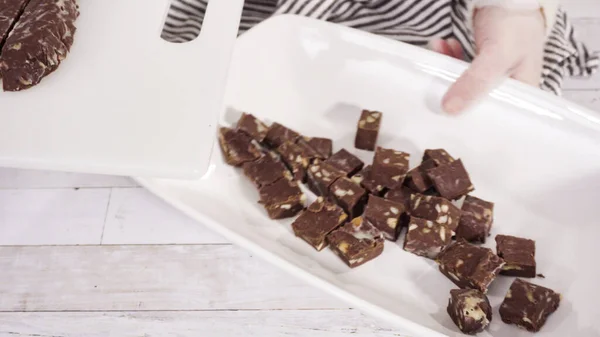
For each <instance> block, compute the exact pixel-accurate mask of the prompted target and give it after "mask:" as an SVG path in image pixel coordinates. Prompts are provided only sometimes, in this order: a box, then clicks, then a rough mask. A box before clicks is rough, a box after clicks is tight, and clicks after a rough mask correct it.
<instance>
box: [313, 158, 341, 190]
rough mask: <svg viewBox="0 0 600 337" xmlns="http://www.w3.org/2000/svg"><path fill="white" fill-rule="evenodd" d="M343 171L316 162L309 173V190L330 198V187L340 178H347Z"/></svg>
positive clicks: (324, 163)
mask: <svg viewBox="0 0 600 337" xmlns="http://www.w3.org/2000/svg"><path fill="white" fill-rule="evenodd" d="M345 176H346V174H345V173H344V172H343V171H340V170H338V169H337V168H335V167H333V166H331V165H330V164H327V163H326V162H322V161H318V160H317V161H315V162H314V163H313V164H312V165H311V166H310V167H309V168H308V171H307V179H306V180H307V185H308V188H309V189H310V190H311V191H312V192H313V193H314V194H316V195H320V196H323V197H328V196H329V187H330V186H331V184H333V183H334V182H335V181H336V180H337V179H338V178H341V177H345Z"/></svg>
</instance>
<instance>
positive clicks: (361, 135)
mask: <svg viewBox="0 0 600 337" xmlns="http://www.w3.org/2000/svg"><path fill="white" fill-rule="evenodd" d="M382 117H383V114H382V113H381V112H379V111H369V110H363V111H362V112H361V114H360V119H359V120H358V128H357V129H356V138H355V139H354V147H356V148H357V149H361V150H367V151H373V150H375V146H376V145H377V137H378V136H379V128H380V127H381V119H382Z"/></svg>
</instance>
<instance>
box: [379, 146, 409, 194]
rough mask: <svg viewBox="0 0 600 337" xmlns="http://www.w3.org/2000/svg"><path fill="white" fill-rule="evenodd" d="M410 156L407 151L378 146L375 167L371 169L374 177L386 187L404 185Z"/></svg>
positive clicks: (391, 187) (392, 187)
mask: <svg viewBox="0 0 600 337" xmlns="http://www.w3.org/2000/svg"><path fill="white" fill-rule="evenodd" d="M409 156H410V155H409V154H408V153H406V152H402V151H396V150H392V149H386V148H383V147H380V146H378V147H377V149H376V150H375V158H374V159H373V169H372V171H371V174H372V177H373V179H375V180H377V181H379V182H380V183H381V184H382V185H383V186H384V187H386V188H389V189H394V188H397V187H399V186H402V183H403V182H404V177H405V176H406V173H408V158H409Z"/></svg>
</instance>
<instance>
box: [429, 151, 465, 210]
mask: <svg viewBox="0 0 600 337" xmlns="http://www.w3.org/2000/svg"><path fill="white" fill-rule="evenodd" d="M427 175H428V176H429V178H430V179H431V181H432V182H433V186H435V189H436V190H437V191H438V192H439V193H440V195H441V196H442V197H444V198H446V199H452V200H455V199H459V198H461V197H462V196H464V195H466V194H468V193H469V192H472V191H473V190H475V188H474V187H473V184H472V183H471V179H470V178H469V174H468V173H467V170H465V167H464V165H463V163H462V161H461V160H460V159H457V160H455V161H453V162H451V163H449V164H445V165H440V166H438V167H435V168H432V169H429V170H428V171H427Z"/></svg>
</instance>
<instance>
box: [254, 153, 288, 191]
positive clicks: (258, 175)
mask: <svg viewBox="0 0 600 337" xmlns="http://www.w3.org/2000/svg"><path fill="white" fill-rule="evenodd" d="M242 168H243V170H244V175H245V176H246V177H248V179H250V181H252V183H253V184H254V185H255V186H256V187H257V188H261V187H263V186H265V185H270V184H272V183H274V182H276V181H277V180H279V179H281V178H286V179H289V180H292V179H293V177H292V175H291V173H290V171H288V169H287V168H286V167H285V165H283V163H282V162H281V161H280V160H279V159H277V158H276V157H275V156H273V155H269V154H266V155H263V156H262V157H260V158H259V159H257V160H255V161H251V162H247V163H244V164H243V165H242Z"/></svg>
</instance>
